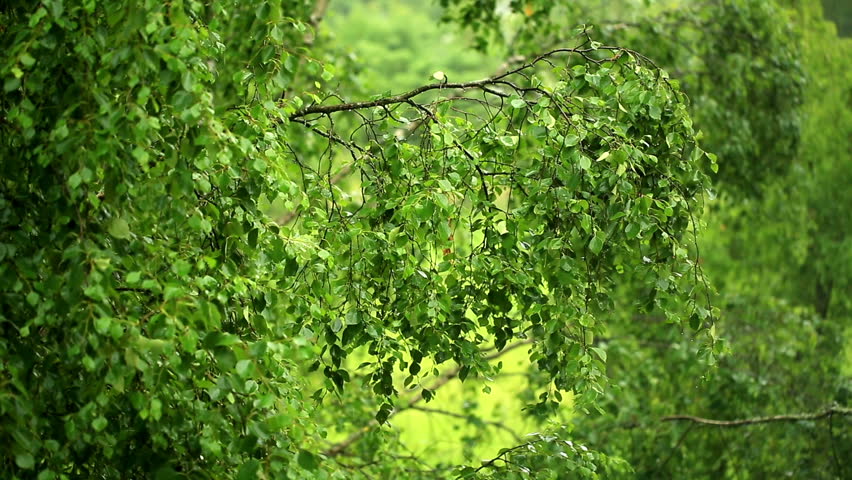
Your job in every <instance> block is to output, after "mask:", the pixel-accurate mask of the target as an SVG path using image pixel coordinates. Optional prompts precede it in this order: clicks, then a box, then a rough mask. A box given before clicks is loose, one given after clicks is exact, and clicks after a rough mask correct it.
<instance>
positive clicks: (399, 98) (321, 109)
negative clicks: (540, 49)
mask: <svg viewBox="0 0 852 480" xmlns="http://www.w3.org/2000/svg"><path fill="white" fill-rule="evenodd" d="M598 50H605V51H624V52H628V53H630V54H632V55H634V56H636V57H638V58H642V59H644V60H647V57H644V56H642V55H640V54H639V53H636V52H633V51H632V50H628V49H624V48H621V47H610V46H600V47H597V48H579V47H578V48H557V49H554V50H551V51H549V52H547V53H543V54H541V55H539V56H537V57H535V58H534V59H532V60H530V61H529V62H527V63H524V64H522V65H520V66H519V67H516V68H513V69H510V70H507V71H505V72H502V73H498V74H497V75H494V76H492V77H488V78H485V79H482V80H475V81H472V82H443V83H430V84H428V85H421V86H419V87H417V88H415V89H413V90H410V91H408V92H405V93H402V94H399V95H393V96H390V97H384V98H379V99H376V100H369V101H363V102H352V103H339V104H336V105H309V106H307V107H305V108H302V109H301V110H298V111H296V112H295V113H293V114H291V115H290V117H289V118H290V120H295V119H297V118H301V117H305V116H307V115H311V114H315V113H319V114H325V115H328V114H331V113H336V112H345V111H353V110H361V109H365V108H373V107H384V106H388V105H396V104H400V103H407V102H408V101H409V100H411V99H412V98H414V97H416V96H418V95H420V94H423V93H425V92H428V91H431V90H451V89H456V90H468V89H471V88H478V89H481V90H484V91H486V92H488V93H490V94H492V95H497V96H501V97H509V95H508V94H506V93H504V92H501V91H499V90H494V89H492V88H489V87H493V86H506V85H509V86H510V87H512V88H513V89H515V90H523V89H518V88H517V87H515V86H514V85H512V84H510V83H509V82H507V81H506V80H505V79H506V77H509V76H511V75H514V74H516V73H519V72H521V71H523V70H526V69H528V68H532V67H533V66H535V65H536V64H537V63H538V62H540V61H542V60H545V59H547V58H549V57H551V56H553V55H556V54H559V53H575V54H578V55H581V56H582V57H583V58H585V59H586V60H589V61H594V62H595V63H599V62H601V60H594V59H593V58H591V57H589V54H590V53H593V52H595V51H598ZM615 58H617V56H613V57H612V58H611V59H606V60H603V61H611V60H614V59H615Z"/></svg>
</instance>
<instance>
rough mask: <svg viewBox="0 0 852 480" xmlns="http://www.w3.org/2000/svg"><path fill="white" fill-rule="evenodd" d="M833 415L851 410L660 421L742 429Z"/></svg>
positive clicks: (679, 418) (840, 409)
mask: <svg viewBox="0 0 852 480" xmlns="http://www.w3.org/2000/svg"><path fill="white" fill-rule="evenodd" d="M834 415H841V416H845V415H852V409H850V408H841V407H831V408H827V409H825V410H823V411H821V412H815V413H800V414H791V415H774V416H770V417H755V418H744V419H740V420H713V419H709V418H701V417H695V416H692V415H670V416H668V417H663V418H661V419H660V420H661V421H663V422H677V421H686V422H694V423H700V424H703V425H713V426H717V427H743V426H746V425H757V424H760V423H773V422H801V421H806V420H821V419H824V418H831V417H832V416H834Z"/></svg>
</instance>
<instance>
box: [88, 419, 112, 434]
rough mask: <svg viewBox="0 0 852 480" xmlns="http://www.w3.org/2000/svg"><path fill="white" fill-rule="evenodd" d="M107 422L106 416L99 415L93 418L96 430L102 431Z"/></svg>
mask: <svg viewBox="0 0 852 480" xmlns="http://www.w3.org/2000/svg"><path fill="white" fill-rule="evenodd" d="M107 423H108V422H107V419H106V418H104V417H98V418H96V419H94V420H92V428H94V429H95V431H96V432H100V431H101V430H103V429H105V428H106V426H107Z"/></svg>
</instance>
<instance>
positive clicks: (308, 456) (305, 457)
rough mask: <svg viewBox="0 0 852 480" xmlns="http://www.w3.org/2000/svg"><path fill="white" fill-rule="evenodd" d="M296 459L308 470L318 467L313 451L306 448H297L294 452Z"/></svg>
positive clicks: (317, 460)
mask: <svg viewBox="0 0 852 480" xmlns="http://www.w3.org/2000/svg"><path fill="white" fill-rule="evenodd" d="M296 461H297V462H298V464H299V466H300V467H302V468H304V469H305V470H308V471H311V472H312V471H314V470H316V469H317V468H318V467H319V459H318V458H317V456H316V455H314V454H313V453H311V452H309V451H307V450H301V449H300V450H299V453H297V454H296Z"/></svg>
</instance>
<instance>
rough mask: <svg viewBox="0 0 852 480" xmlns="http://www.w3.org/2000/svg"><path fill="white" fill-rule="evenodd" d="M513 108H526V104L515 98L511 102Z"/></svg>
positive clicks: (522, 100) (521, 99)
mask: <svg viewBox="0 0 852 480" xmlns="http://www.w3.org/2000/svg"><path fill="white" fill-rule="evenodd" d="M511 104H512V107H513V108H526V107H527V102H526V101H525V100H524V99H523V98H515V99H513V100H512V102H511Z"/></svg>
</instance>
